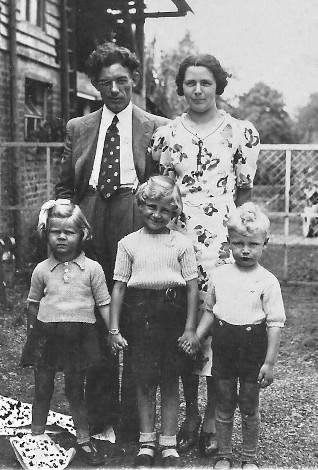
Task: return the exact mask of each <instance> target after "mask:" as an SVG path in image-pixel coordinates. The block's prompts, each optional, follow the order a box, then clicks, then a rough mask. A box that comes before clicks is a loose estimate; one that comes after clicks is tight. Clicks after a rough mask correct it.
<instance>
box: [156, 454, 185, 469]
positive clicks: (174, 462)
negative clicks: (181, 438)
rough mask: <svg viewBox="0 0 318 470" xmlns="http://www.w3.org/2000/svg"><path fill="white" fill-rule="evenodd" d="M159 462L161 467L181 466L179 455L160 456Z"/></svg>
mask: <svg viewBox="0 0 318 470" xmlns="http://www.w3.org/2000/svg"><path fill="white" fill-rule="evenodd" d="M161 463H162V467H163V468H180V467H182V464H181V459H180V457H176V456H175V455H167V457H162V460H161Z"/></svg>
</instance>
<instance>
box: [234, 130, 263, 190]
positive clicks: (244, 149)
mask: <svg viewBox="0 0 318 470" xmlns="http://www.w3.org/2000/svg"><path fill="white" fill-rule="evenodd" d="M237 132H238V135H237V143H238V145H237V150H236V153H235V155H234V171H235V176H236V186H237V187H238V188H252V187H253V180H254V176H255V173H256V169H257V157H258V154H259V151H260V140H259V134H258V132H257V130H256V129H255V127H254V126H253V124H252V123H251V122H249V121H238V126H237Z"/></svg>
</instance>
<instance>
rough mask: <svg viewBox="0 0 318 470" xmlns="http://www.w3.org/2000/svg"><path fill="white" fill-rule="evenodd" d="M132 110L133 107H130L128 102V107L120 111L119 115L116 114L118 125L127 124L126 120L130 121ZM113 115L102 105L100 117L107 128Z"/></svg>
mask: <svg viewBox="0 0 318 470" xmlns="http://www.w3.org/2000/svg"><path fill="white" fill-rule="evenodd" d="M132 110H133V105H132V102H131V101H130V102H129V104H128V106H126V108H125V109H123V110H122V111H120V113H117V117H118V125H119V126H121V125H122V124H124V123H127V122H128V120H131V118H132ZM114 116H115V114H114V113H113V112H112V111H111V110H110V109H108V108H106V106H105V105H104V106H103V116H102V119H104V120H105V122H106V123H107V127H109V126H110V124H111V122H112V120H113V118H114Z"/></svg>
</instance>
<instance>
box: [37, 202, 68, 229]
mask: <svg viewBox="0 0 318 470" xmlns="http://www.w3.org/2000/svg"><path fill="white" fill-rule="evenodd" d="M68 204H71V201H70V200H69V199H56V200H54V199H50V200H49V201H47V202H45V203H44V204H43V205H42V207H41V209H40V214H39V221H38V227H40V226H41V225H44V227H46V224H47V218H48V214H49V210H50V209H52V208H53V207H55V206H57V205H68Z"/></svg>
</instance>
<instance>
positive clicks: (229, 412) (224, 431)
mask: <svg viewBox="0 0 318 470" xmlns="http://www.w3.org/2000/svg"><path fill="white" fill-rule="evenodd" d="M215 384H216V390H217V400H218V401H217V408H216V434H217V437H218V447H219V451H218V456H219V457H218V458H225V459H229V460H231V458H232V431H233V421H234V413H235V409H236V405H237V380H236V379H222V378H215Z"/></svg>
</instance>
